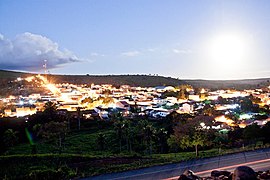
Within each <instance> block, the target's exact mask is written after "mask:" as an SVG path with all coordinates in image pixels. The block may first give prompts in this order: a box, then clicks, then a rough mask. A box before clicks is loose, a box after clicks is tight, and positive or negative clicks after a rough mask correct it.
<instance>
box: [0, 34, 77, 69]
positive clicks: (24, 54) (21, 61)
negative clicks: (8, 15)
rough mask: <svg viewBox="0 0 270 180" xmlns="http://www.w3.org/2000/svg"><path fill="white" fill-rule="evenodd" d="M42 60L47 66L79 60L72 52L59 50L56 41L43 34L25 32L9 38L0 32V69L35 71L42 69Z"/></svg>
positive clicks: (51, 66) (53, 66)
mask: <svg viewBox="0 0 270 180" xmlns="http://www.w3.org/2000/svg"><path fill="white" fill-rule="evenodd" d="M44 60H47V67H48V68H55V67H57V66H59V65H63V64H67V63H72V62H79V61H81V60H80V59H79V58H78V57H76V56H75V55H74V53H72V52H71V51H69V50H67V49H63V50H60V49H59V46H58V44H57V43H55V42H53V41H52V40H50V39H48V38H47V37H44V36H41V35H37V34H32V33H29V32H26V33H23V34H19V35H17V36H16V37H15V38H14V39H13V40H10V39H7V38H5V37H4V36H3V35H2V34H0V67H1V69H10V70H30V71H36V70H40V69H42V63H43V61H44Z"/></svg>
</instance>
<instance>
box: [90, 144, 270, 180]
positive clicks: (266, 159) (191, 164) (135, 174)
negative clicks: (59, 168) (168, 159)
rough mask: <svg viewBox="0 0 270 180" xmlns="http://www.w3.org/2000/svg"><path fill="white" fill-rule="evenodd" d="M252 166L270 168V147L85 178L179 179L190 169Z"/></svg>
mask: <svg viewBox="0 0 270 180" xmlns="http://www.w3.org/2000/svg"><path fill="white" fill-rule="evenodd" d="M243 165H246V166H250V167H251V168H253V169H254V170H255V171H259V170H261V171H264V170H269V169H270V148H268V149H262V150H256V151H249V152H242V153H236V154H231V155H224V156H219V157H213V158H205V159H199V160H190V161H186V162H181V163H175V164H168V165H163V166H154V167H149V168H143V169H139V170H132V171H126V172H122V173H112V174H105V175H100V176H95V177H89V178H85V180H106V179H111V180H124V179H125V180H126V179H127V180H138V179H145V180H151V179H166V180H173V179H177V178H178V177H179V175H180V174H182V172H184V171H185V170H186V169H190V170H192V171H193V172H195V174H196V175H199V176H202V177H205V176H209V175H210V173H211V171H212V170H228V171H233V170H234V169H235V168H236V167H238V166H243Z"/></svg>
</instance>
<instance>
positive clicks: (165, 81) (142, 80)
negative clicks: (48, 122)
mask: <svg viewBox="0 0 270 180" xmlns="http://www.w3.org/2000/svg"><path fill="white" fill-rule="evenodd" d="M29 75H31V73H23V72H14V71H6V70H0V84H2V85H3V84H5V83H6V82H7V81H10V80H13V79H15V78H17V77H25V76H29ZM48 77H49V78H50V80H51V81H52V82H54V83H75V84H92V83H94V84H112V85H114V86H120V85H130V86H141V87H155V86H162V85H167V86H169V85H170V86H178V85H181V84H190V85H192V86H193V87H195V88H200V87H203V88H209V89H231V88H233V89H239V90H243V89H255V88H260V87H265V86H268V85H269V82H270V78H261V79H243V80H201V79H198V80H190V79H183V80H180V79H176V78H172V77H163V76H151V75H49V76H48Z"/></svg>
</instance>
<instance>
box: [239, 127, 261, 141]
mask: <svg viewBox="0 0 270 180" xmlns="http://www.w3.org/2000/svg"><path fill="white" fill-rule="evenodd" d="M243 137H244V139H245V140H246V141H248V142H251V143H255V142H256V141H257V140H259V139H260V138H261V137H262V130H261V128H260V126H259V125H257V124H252V125H249V126H247V127H246V128H245V129H244V131H243Z"/></svg>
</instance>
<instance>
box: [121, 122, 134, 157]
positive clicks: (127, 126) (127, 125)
mask: <svg viewBox="0 0 270 180" xmlns="http://www.w3.org/2000/svg"><path fill="white" fill-rule="evenodd" d="M123 125H124V126H123V132H124V137H125V139H126V146H127V150H129V151H130V152H132V139H133V138H134V129H133V128H132V126H131V121H130V120H124V121H123Z"/></svg>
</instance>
